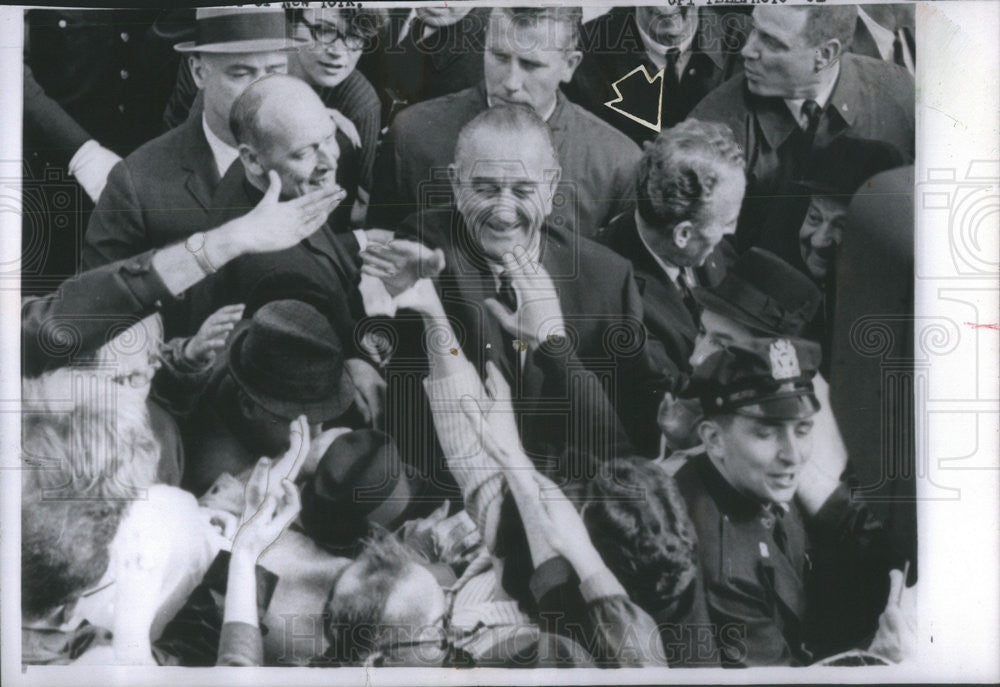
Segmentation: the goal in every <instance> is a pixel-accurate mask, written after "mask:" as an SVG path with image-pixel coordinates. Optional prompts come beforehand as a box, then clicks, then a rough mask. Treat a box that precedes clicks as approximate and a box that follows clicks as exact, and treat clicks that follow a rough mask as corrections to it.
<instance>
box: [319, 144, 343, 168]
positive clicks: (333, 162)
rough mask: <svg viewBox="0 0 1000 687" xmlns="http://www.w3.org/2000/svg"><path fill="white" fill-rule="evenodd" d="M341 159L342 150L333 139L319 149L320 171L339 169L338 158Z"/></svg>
mask: <svg viewBox="0 0 1000 687" xmlns="http://www.w3.org/2000/svg"><path fill="white" fill-rule="evenodd" d="M339 157H340V148H339V147H338V146H337V144H336V143H335V142H333V140H332V139H331V140H330V141H329V142H327V143H324V144H323V145H321V146H320V147H319V151H318V155H317V156H316V166H317V168H318V169H320V170H324V171H325V170H330V169H336V168H337V158H339Z"/></svg>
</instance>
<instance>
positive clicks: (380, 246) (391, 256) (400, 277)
mask: <svg viewBox="0 0 1000 687" xmlns="http://www.w3.org/2000/svg"><path fill="white" fill-rule="evenodd" d="M361 262H362V266H361V271H362V272H363V273H365V274H369V275H371V276H373V277H376V278H378V279H380V280H382V283H383V284H385V288H386V291H388V292H389V295H390V296H393V297H395V296H398V295H399V294H401V293H403V292H404V291H406V290H407V289H409V288H410V287H411V286H413V285H414V284H415V283H416V282H417V281H418V280H420V279H424V278H433V277H436V276H437V275H438V274H440V273H441V270H443V269H444V263H445V259H444V251H442V250H441V249H440V248H435V249H431V248H428V247H427V246H425V245H423V244H422V243H418V242H417V241H409V240H406V239H392V240H391V241H390V242H388V243H387V244H386V243H378V242H371V243H369V244H368V246H367V247H366V248H365V249H364V250H363V251H361Z"/></svg>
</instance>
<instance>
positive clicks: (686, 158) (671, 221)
mask: <svg viewBox="0 0 1000 687" xmlns="http://www.w3.org/2000/svg"><path fill="white" fill-rule="evenodd" d="M743 165H744V157H743V150H742V149H741V148H740V145H739V143H737V142H736V138H735V137H734V136H733V132H732V130H731V129H730V128H729V127H728V126H726V125H725V124H719V123H716V122H702V121H699V120H697V119H688V120H685V121H683V122H681V123H680V124H678V125H677V126H675V127H672V128H670V129H667V130H665V131H662V132H660V135H659V136H657V137H656V140H654V141H652V142H651V143H647V144H646V147H645V151H644V153H643V156H642V159H641V160H640V161H639V174H638V179H637V182H636V190H637V194H636V195H637V201H636V202H637V205H638V209H639V215H640V216H641V217H642V219H643V220H644V221H645V222H646V223H647V224H650V225H652V226H656V227H661V226H662V227H673V226H675V225H677V224H678V223H680V222H683V221H685V220H691V221H696V220H697V219H698V217H699V214H700V213H701V211H702V208H703V207H704V206H705V204H706V202H707V201H708V200H709V199H710V198H711V197H712V192H713V190H714V189H715V185H716V183H718V180H719V170H720V169H722V168H727V167H728V168H730V169H739V170H740V171H741V172H742V171H743Z"/></svg>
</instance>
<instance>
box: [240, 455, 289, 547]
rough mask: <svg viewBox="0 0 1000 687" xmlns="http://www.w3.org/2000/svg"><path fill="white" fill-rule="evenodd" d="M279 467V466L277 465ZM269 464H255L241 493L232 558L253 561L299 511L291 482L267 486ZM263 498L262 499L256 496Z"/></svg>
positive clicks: (263, 460)
mask: <svg viewBox="0 0 1000 687" xmlns="http://www.w3.org/2000/svg"><path fill="white" fill-rule="evenodd" d="M278 465H279V466H280V462H279V464H278ZM271 469H272V468H271V464H270V461H269V460H268V459H267V458H261V459H260V460H259V461H257V465H256V466H255V467H254V469H253V472H251V473H250V479H249V481H248V482H247V488H246V492H245V498H244V505H243V516H242V517H241V518H240V528H239V530H238V531H237V532H236V537H235V538H234V539H233V555H234V556H235V555H245V556H246V557H247V558H249V559H252V560H254V561H256V560H257V559H258V558H260V556H261V555H263V553H264V552H265V551H267V549H268V548H269V547H270V546H271V545H272V544H274V542H276V541H277V540H278V537H280V536H281V533H282V532H284V531H285V528H286V527H288V525H290V524H291V522H292V521H293V520H294V519H295V517H296V516H297V515H298V514H299V511H300V510H301V509H302V503H301V501H300V499H299V490H298V488H297V487H296V486H295V484H294V482H292V480H290V479H288V478H287V477H280V474H281V473H280V472H278V473H277V474H276V475H274V476H273V478H278V479H280V486H278V487H277V488H275V486H274V485H272V484H269V482H270V481H271V480H272V475H270V474H269V473H270V472H271ZM262 494H263V498H260V496H261V495H262Z"/></svg>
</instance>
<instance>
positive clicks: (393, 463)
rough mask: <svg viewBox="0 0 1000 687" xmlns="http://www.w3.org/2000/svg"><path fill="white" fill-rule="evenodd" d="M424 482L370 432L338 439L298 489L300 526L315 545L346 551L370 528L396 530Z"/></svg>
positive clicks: (408, 515) (385, 438)
mask: <svg viewBox="0 0 1000 687" xmlns="http://www.w3.org/2000/svg"><path fill="white" fill-rule="evenodd" d="M422 492H423V488H422V482H421V481H420V479H419V477H417V476H416V473H415V471H414V470H413V468H412V467H411V466H410V465H407V464H406V463H404V462H403V461H402V459H401V458H400V456H399V451H398V450H397V449H396V444H395V443H394V442H393V440H392V439H391V438H389V436H388V435H386V434H384V433H383V432H380V431H378V430H374V429H359V430H355V431H353V432H348V433H347V434H343V435H341V436H339V437H337V438H336V439H335V440H334V442H333V443H332V444H330V447H329V448H328V449H327V450H326V453H324V454H323V458H322V459H321V460H320V461H319V465H318V467H317V468H316V474H315V475H314V477H313V479H312V481H311V482H310V483H308V484H306V486H305V488H304V489H303V490H302V513H301V521H302V526H303V528H304V529H305V531H306V533H307V534H308V535H309V536H310V537H312V538H313V539H314V540H315V541H316V542H318V543H319V544H322V545H324V546H326V547H329V548H331V549H334V550H338V551H346V550H350V549H351V548H353V547H354V546H356V545H357V544H358V543H359V542H360V540H361V539H362V538H363V537H365V536H366V535H367V534H368V533H369V528H370V526H371V525H378V526H381V527H383V528H385V529H387V530H390V531H392V530H395V529H396V528H397V527H399V526H400V525H401V524H403V522H405V521H406V520H408V519H410V518H411V517H413V515H412V506H413V505H414V503H415V502H416V499H417V498H418V497H419V495H420V494H421V493H422Z"/></svg>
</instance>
